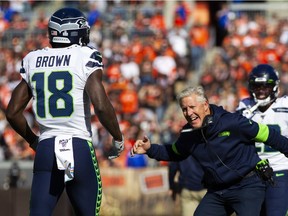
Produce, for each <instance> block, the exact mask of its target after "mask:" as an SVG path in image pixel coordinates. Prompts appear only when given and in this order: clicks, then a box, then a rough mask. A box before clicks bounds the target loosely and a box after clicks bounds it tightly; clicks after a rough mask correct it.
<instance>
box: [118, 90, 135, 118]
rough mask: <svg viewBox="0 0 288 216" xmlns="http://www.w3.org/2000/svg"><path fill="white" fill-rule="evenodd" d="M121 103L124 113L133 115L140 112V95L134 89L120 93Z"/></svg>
mask: <svg viewBox="0 0 288 216" xmlns="http://www.w3.org/2000/svg"><path fill="white" fill-rule="evenodd" d="M119 101H120V103H121V105H122V113H125V114H133V113H136V112H137V111H138V95H137V92H136V91H134V90H132V89H126V90H123V91H122V92H121V93H120V96H119Z"/></svg>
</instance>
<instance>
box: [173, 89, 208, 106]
mask: <svg viewBox="0 0 288 216" xmlns="http://www.w3.org/2000/svg"><path fill="white" fill-rule="evenodd" d="M192 94H196V95H197V96H198V97H197V100H198V101H199V102H205V101H208V98H207V96H206V95H205V91H204V89H203V87H202V86H196V87H188V88H186V89H184V90H182V91H181V92H180V93H179V94H178V95H177V97H176V98H177V101H178V103H180V101H181V99H182V98H184V97H187V96H190V95H192Z"/></svg>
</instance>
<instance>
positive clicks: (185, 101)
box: [180, 94, 210, 128]
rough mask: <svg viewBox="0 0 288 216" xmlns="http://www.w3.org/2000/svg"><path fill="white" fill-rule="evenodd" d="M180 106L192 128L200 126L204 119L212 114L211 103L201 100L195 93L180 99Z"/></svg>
mask: <svg viewBox="0 0 288 216" xmlns="http://www.w3.org/2000/svg"><path fill="white" fill-rule="evenodd" d="M180 107H181V109H182V112H183V115H184V117H185V118H186V120H187V122H188V123H189V124H190V125H191V126H192V128H200V127H201V126H202V124H203V119H204V117H205V116H206V115H209V114H210V109H209V104H208V102H207V101H204V102H203V101H200V100H199V97H198V96H197V95H195V94H192V95H190V96H187V97H184V98H182V99H181V100H180Z"/></svg>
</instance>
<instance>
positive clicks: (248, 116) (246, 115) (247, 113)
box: [242, 109, 253, 119]
mask: <svg viewBox="0 0 288 216" xmlns="http://www.w3.org/2000/svg"><path fill="white" fill-rule="evenodd" d="M242 115H243V116H245V117H246V118H248V119H250V118H251V117H252V115H253V113H252V112H251V110H250V109H245V110H243V112H242Z"/></svg>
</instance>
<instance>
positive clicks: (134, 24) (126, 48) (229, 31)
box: [0, 0, 288, 168]
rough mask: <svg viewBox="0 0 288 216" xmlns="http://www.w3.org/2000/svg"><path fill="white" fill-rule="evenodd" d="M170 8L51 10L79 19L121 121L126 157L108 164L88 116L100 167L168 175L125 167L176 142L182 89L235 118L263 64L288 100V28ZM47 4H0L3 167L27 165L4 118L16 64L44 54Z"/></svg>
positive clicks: (102, 137) (135, 5)
mask: <svg viewBox="0 0 288 216" xmlns="http://www.w3.org/2000/svg"><path fill="white" fill-rule="evenodd" d="M167 2H170V1H164V0H157V1H136V0H134V1H132V0H131V1H107V2H106V1H81V3H79V2H76V1H58V2H56V3H57V4H58V5H55V4H56V3H55V2H54V3H53V4H54V6H55V10H56V9H58V8H59V7H62V6H73V7H77V8H78V9H80V10H82V11H83V12H84V14H85V15H86V16H87V19H88V22H89V25H90V26H91V33H90V40H91V42H90V45H91V46H94V47H96V48H97V49H98V50H99V51H100V52H101V53H102V55H103V61H104V66H105V71H104V73H105V74H104V85H105V87H106V90H107V93H108V95H109V98H110V99H111V101H112V103H113V105H114V108H115V110H116V112H117V114H118V119H119V122H120V126H121V130H122V131H123V133H124V136H125V151H124V152H123V153H122V155H121V156H120V157H119V158H117V159H115V160H108V159H107V158H108V155H109V153H110V151H111V147H110V146H111V141H112V138H111V137H110V136H109V135H108V133H107V132H106V130H105V129H104V128H103V127H102V125H101V124H100V123H99V121H98V120H97V116H95V115H93V116H92V122H93V126H94V128H93V134H94V135H93V143H94V147H95V149H96V153H97V156H98V161H99V163H100V165H101V166H116V167H135V168H137V167H144V166H159V165H160V166H161V165H165V163H162V162H160V163H158V162H155V161H154V160H153V161H152V160H149V159H148V158H147V157H146V156H145V155H138V156H135V157H134V158H131V157H130V156H129V153H128V152H129V150H130V148H131V146H132V145H133V144H134V141H135V140H136V139H139V138H142V137H143V136H144V135H147V136H148V137H149V138H150V139H151V140H152V141H153V142H155V143H173V141H175V138H176V137H177V134H178V132H179V130H180V129H181V127H182V126H183V125H184V124H185V123H186V121H185V119H184V117H183V116H182V112H181V110H180V109H179V107H178V104H177V102H176V100H175V96H176V94H177V93H178V92H179V90H181V89H182V88H183V87H185V86H187V85H191V84H201V85H203V86H204V88H205V89H206V90H207V92H208V97H209V100H210V102H211V103H216V104H219V105H223V106H224V107H225V108H226V109H228V110H229V111H232V112H233V111H234V110H235V107H236V106H237V104H238V101H239V100H240V99H242V98H244V97H247V96H248V95H249V93H248V91H247V83H246V82H247V75H248V73H249V72H250V70H251V68H252V67H254V66H255V65H256V64H259V63H269V64H271V65H273V66H274V67H275V68H277V69H278V70H279V72H280V76H281V90H282V94H286V93H287V92H288V85H287V84H288V49H287V45H288V20H287V18H286V19H282V18H281V17H277V16H276V15H275V16H273V17H272V18H270V19H266V16H265V14H260V13H259V14H258V13H257V14H254V16H251V15H248V14H246V13H232V12H231V11H229V7H227V5H226V4H223V7H222V8H220V9H219V11H218V13H217V17H209V11H208V10H209V7H208V5H206V4H207V3H204V2H186V1H177V2H174V4H167ZM48 4H52V3H51V2H49V1H47V2H45V1H32V0H27V1H1V3H0V106H1V109H0V138H1V140H0V161H1V160H9V159H22V160H33V158H34V153H33V151H32V150H31V149H30V148H29V147H28V144H27V143H26V142H25V141H24V140H23V139H22V138H21V137H19V135H17V134H16V133H15V132H14V131H13V130H12V129H11V128H10V126H9V124H8V123H7V121H6V119H5V115H4V111H5V108H6V106H7V103H8V101H9V99H10V95H11V91H12V90H13V88H14V87H15V86H16V85H17V83H18V82H19V80H20V79H21V77H20V74H19V69H20V66H21V60H22V58H23V57H24V56H25V55H26V54H27V53H28V52H29V51H31V50H35V49H39V48H42V47H46V46H49V41H48V38H47V33H46V30H47V24H48V20H49V17H50V15H51V14H52V13H53V12H54V11H51V13H50V12H48V11H47V10H45V6H47V5H48ZM60 4H61V5H60ZM57 7H58V8H57ZM49 8H51V5H50V7H49ZM52 8H53V7H52ZM163 8H165V10H164V9H163ZM167 14H168V17H170V21H171V23H169V25H168V23H167ZM171 17H172V18H171ZM211 19H217V24H218V25H219V26H220V27H221V28H222V31H223V32H225V35H223V40H222V43H221V46H216V45H215V30H214V28H213V26H211V25H210V20H211ZM222 31H221V32H222ZM26 111H27V112H26V114H27V119H28V121H29V124H31V125H33V127H34V129H35V131H37V130H38V127H37V124H36V123H35V120H34V117H33V113H32V111H31V105H29V106H28V107H27V110H26Z"/></svg>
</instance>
